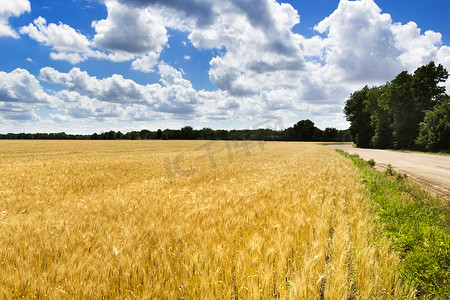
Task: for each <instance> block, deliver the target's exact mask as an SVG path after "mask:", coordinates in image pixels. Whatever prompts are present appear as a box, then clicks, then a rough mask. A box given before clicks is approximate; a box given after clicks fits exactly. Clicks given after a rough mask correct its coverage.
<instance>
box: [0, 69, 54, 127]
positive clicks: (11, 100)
mask: <svg viewBox="0 0 450 300" xmlns="http://www.w3.org/2000/svg"><path fill="white" fill-rule="evenodd" d="M0 82H1V85H0V115H1V116H2V117H3V118H5V119H10V120H37V119H38V116H37V114H36V109H37V107H38V106H39V105H46V106H47V107H49V108H50V107H52V105H54V103H55V102H56V101H58V100H57V99H56V98H55V97H52V96H51V95H48V94H47V93H46V92H45V91H44V90H43V88H42V86H41V85H40V83H39V81H38V80H37V79H36V78H35V77H34V76H33V75H31V74H30V73H29V72H28V71H27V70H24V69H20V68H19V69H16V70H14V71H12V72H11V73H6V72H1V71H0Z"/></svg>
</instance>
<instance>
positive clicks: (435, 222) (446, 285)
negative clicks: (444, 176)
mask: <svg viewBox="0 0 450 300" xmlns="http://www.w3.org/2000/svg"><path fill="white" fill-rule="evenodd" d="M336 151H337V152H339V153H340V154H342V155H344V156H345V157H347V158H349V159H350V160H351V161H352V162H353V164H354V165H355V166H356V167H357V168H358V169H359V170H360V173H361V176H362V179H363V182H364V184H365V186H366V188H367V191H368V194H369V198H370V199H371V201H372V209H373V213H374V214H375V216H376V220H377V223H378V225H379V226H378V229H379V233H380V236H382V235H385V236H387V237H388V238H389V240H390V244H391V249H392V250H394V251H396V252H397V253H398V255H399V257H400V259H401V260H400V264H399V268H398V272H399V275H400V278H401V279H402V280H404V281H405V282H407V283H409V284H412V285H413V286H415V287H416V289H417V297H418V298H421V299H430V298H431V299H450V202H449V201H448V200H446V199H440V198H439V197H435V196H433V195H431V194H429V193H428V192H426V191H424V190H422V189H421V188H420V187H419V186H417V185H415V184H413V183H411V182H410V181H409V180H407V179H406V176H404V175H402V174H397V173H396V172H395V171H394V170H392V169H391V170H389V168H388V170H387V171H386V172H384V173H380V172H378V171H376V170H375V169H374V168H373V165H374V162H372V161H370V162H366V161H364V160H362V159H361V158H359V156H358V155H349V154H348V153H346V152H344V151H341V150H336Z"/></svg>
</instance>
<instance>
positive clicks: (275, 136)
mask: <svg viewBox="0 0 450 300" xmlns="http://www.w3.org/2000/svg"><path fill="white" fill-rule="evenodd" d="M0 139H25V140H255V141H256V140H259V141H261V140H264V141H325V142H350V141H351V137H350V134H349V133H348V130H338V129H336V128H326V129H325V130H321V129H319V128H317V127H316V126H314V123H313V122H312V121H310V120H302V121H299V122H298V123H297V124H295V125H294V126H292V127H289V128H287V129H284V130H281V129H280V130H273V129H242V130H224V129H219V130H214V129H211V128H203V129H193V128H192V127H191V126H186V127H183V128H181V129H176V130H173V129H165V130H161V129H158V130H157V131H150V130H146V129H144V130H141V131H130V132H127V133H122V132H120V131H117V132H116V131H113V130H111V131H108V132H103V133H100V134H97V133H94V134H90V135H80V134H76V135H73V134H66V133H65V132H59V133H8V134H0Z"/></svg>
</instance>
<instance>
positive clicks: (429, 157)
mask: <svg viewBox="0 0 450 300" xmlns="http://www.w3.org/2000/svg"><path fill="white" fill-rule="evenodd" d="M333 147H334V148H337V149H341V150H344V151H345V152H348V153H350V154H358V155H359V156H360V157H361V158H363V159H365V160H369V159H371V158H373V159H374V160H375V162H376V163H377V166H378V167H381V168H382V169H386V167H387V165H388V164H391V165H392V168H393V169H394V170H395V171H397V172H400V173H404V174H408V177H409V179H411V180H412V181H414V182H416V183H418V184H419V185H421V186H422V187H423V188H424V189H427V190H429V191H431V192H433V193H437V194H439V195H440V196H442V197H445V198H448V199H450V156H444V155H434V154H424V153H408V152H398V151H389V150H375V149H361V148H354V147H352V146H351V145H334V146H333Z"/></svg>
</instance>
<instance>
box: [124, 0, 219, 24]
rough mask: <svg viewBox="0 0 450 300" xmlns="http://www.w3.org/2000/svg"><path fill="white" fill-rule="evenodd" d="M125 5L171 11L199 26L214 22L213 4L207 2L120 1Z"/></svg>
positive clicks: (205, 0) (180, 0)
mask: <svg viewBox="0 0 450 300" xmlns="http://www.w3.org/2000/svg"><path fill="white" fill-rule="evenodd" d="M119 1H120V2H122V3H123V4H128V5H129V4H132V5H136V6H138V7H141V8H142V7H149V6H152V7H157V8H158V7H159V8H163V9H167V8H169V9H171V10H172V11H174V12H176V13H178V14H181V15H182V16H183V17H187V18H190V19H193V20H194V21H195V22H196V23H197V24H198V25H200V26H204V25H210V24H212V22H213V21H214V17H215V12H214V8H213V3H211V1H207V0H119Z"/></svg>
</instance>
